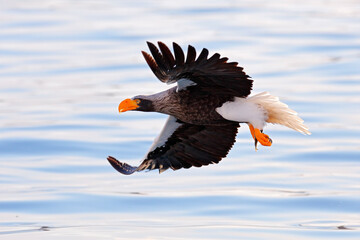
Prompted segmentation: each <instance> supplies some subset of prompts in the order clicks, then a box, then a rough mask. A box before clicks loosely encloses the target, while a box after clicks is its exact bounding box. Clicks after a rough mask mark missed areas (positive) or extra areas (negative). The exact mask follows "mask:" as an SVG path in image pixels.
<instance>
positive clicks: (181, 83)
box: [176, 78, 197, 92]
mask: <svg viewBox="0 0 360 240" xmlns="http://www.w3.org/2000/svg"><path fill="white" fill-rule="evenodd" d="M177 85H178V86H177V88H176V92H179V91H182V90H185V89H186V88H187V87H190V86H196V85H197V84H196V83H195V82H193V81H191V80H189V79H187V78H181V79H179V80H178V81H177Z"/></svg>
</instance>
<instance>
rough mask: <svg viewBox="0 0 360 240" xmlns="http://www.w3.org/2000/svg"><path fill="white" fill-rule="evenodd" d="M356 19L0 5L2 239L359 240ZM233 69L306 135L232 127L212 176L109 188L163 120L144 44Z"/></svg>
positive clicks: (303, 11) (224, 5) (247, 11)
mask: <svg viewBox="0 0 360 240" xmlns="http://www.w3.org/2000/svg"><path fill="white" fill-rule="evenodd" d="M359 16H360V6H359V2H358V1H356V0H353V1H352V0H345V1H341V2H340V1H310V0H305V1H301V3H300V2H298V1H286V2H285V1H260V0H256V1H207V2H206V3H204V2H201V1H199V3H194V1H179V3H175V2H173V1H53V0H52V1H46V2H44V1H37V0H31V1H1V3H0V126H1V128H0V170H1V174H0V190H1V191H0V196H1V197H0V238H1V239H22V238H26V239H64V238H66V239H359V238H360V138H359V135H360V114H359V113H360V110H359V109H360V17H359ZM147 40H148V41H158V40H161V41H163V42H165V43H167V44H171V42H172V41H176V42H178V43H179V44H180V45H182V46H183V47H186V46H187V44H192V45H193V46H195V47H196V48H199V49H201V48H202V47H207V48H208V49H209V50H210V53H215V52H220V53H221V54H222V55H223V56H227V57H229V58H230V60H231V61H238V62H239V64H240V65H241V66H243V67H244V68H245V71H246V72H247V73H248V74H249V75H250V76H252V78H253V79H254V80H255V85H254V92H261V91H269V92H271V93H272V94H273V95H277V96H280V98H281V99H282V100H283V101H284V102H286V103H287V104H289V105H290V106H291V107H292V108H293V109H295V110H296V111H298V112H299V113H300V115H301V116H302V117H303V118H304V119H305V121H306V123H307V125H308V126H309V127H310V129H311V131H312V133H313V134H312V135H311V136H303V135H301V134H298V133H296V132H293V131H291V130H288V129H285V128H282V127H278V126H268V127H267V129H266V132H267V133H268V134H269V135H270V136H271V137H272V139H273V141H274V144H273V146H272V147H271V148H265V147H260V149H259V151H257V152H255V151H254V146H253V140H252V138H251V136H250V133H249V131H248V129H247V127H243V128H240V129H239V134H238V137H237V143H236V144H235V146H234V148H233V149H232V151H231V153H230V154H229V155H228V157H227V158H226V159H224V160H223V161H221V162H220V163H219V164H218V165H212V166H208V167H203V168H192V169H189V170H180V171H175V172H174V171H171V170H170V171H166V172H164V173H163V174H160V175H159V174H158V172H156V171H153V172H146V173H138V174H134V175H132V176H122V175H120V174H118V173H117V172H115V170H114V169H112V167H111V166H110V165H109V164H108V163H107V161H106V157H107V156H108V155H113V156H116V157H117V158H119V159H121V160H123V161H126V162H130V163H132V164H134V165H135V164H138V163H139V162H140V160H141V159H142V157H143V156H144V154H145V152H146V151H147V149H148V147H149V146H150V145H151V142H152V140H153V138H154V137H155V136H156V135H157V133H158V132H159V131H160V129H161V128H162V125H163V124H164V121H165V119H166V117H165V116H164V115H161V114H156V113H139V112H129V113H126V114H123V115H119V114H118V113H117V105H118V103H119V102H120V101H121V100H122V99H124V98H127V97H131V96H133V95H138V94H150V93H154V92H157V91H160V90H162V89H166V88H167V87H168V86H165V85H163V84H162V83H160V82H159V81H158V80H156V78H155V76H153V74H152V72H151V71H150V69H149V68H148V67H147V65H146V63H145V61H144V60H143V59H142V56H141V54H140V50H147V47H146V43H145V41H147Z"/></svg>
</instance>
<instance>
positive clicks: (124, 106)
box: [119, 98, 139, 113]
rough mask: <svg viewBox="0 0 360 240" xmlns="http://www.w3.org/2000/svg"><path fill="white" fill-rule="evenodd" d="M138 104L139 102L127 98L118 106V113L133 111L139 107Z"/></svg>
mask: <svg viewBox="0 0 360 240" xmlns="http://www.w3.org/2000/svg"><path fill="white" fill-rule="evenodd" d="M138 103H139V100H137V99H135V100H131V99H130V98H127V99H125V100H124V101H122V102H121V103H120V104H119V112H120V113H122V112H126V111H129V110H135V109H137V108H138V107H139V105H138Z"/></svg>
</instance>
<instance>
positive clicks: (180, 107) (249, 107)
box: [108, 42, 310, 174]
mask: <svg viewBox="0 0 360 240" xmlns="http://www.w3.org/2000/svg"><path fill="white" fill-rule="evenodd" d="M147 44H148V47H149V49H150V52H151V55H152V56H151V55H150V54H148V53H146V52H144V51H142V54H143V56H144V58H145V60H146V62H147V63H148V65H149V67H150V68H151V70H152V71H153V73H154V74H155V76H156V77H157V78H158V79H159V80H160V81H162V82H164V83H168V84H169V83H175V82H176V83H177V86H176V87H173V88H171V89H168V90H166V91H163V92H160V93H156V94H153V95H148V96H142V95H140V96H136V97H134V98H132V99H125V100H124V101H123V102H121V103H120V105H119V111H120V112H125V111H128V110H135V111H153V112H159V113H164V114H168V115H169V118H168V120H167V122H166V124H165V126H164V129H163V130H162V132H161V133H160V135H159V136H158V137H157V139H155V141H154V143H153V145H152V146H151V147H150V150H149V152H148V153H147V155H146V158H145V159H144V160H143V162H142V163H141V164H140V166H138V167H133V166H130V165H129V164H126V163H122V162H119V161H118V160H116V159H115V158H114V157H108V160H109V162H110V163H111V165H112V166H113V167H114V168H115V169H116V170H118V171H119V172H120V173H123V174H132V173H134V172H135V171H142V170H145V169H148V170H152V169H159V171H160V172H162V171H164V170H166V169H168V168H171V169H173V170H177V169H180V168H190V167H192V166H195V167H201V166H204V165H208V164H211V163H218V162H219V161H220V160H221V159H222V158H223V157H225V156H226V155H227V153H228V152H229V150H230V149H231V147H232V146H233V144H234V142H235V137H236V134H237V129H238V127H239V123H241V122H246V123H248V124H249V126H250V130H251V133H252V135H253V137H254V139H255V145H256V143H257V141H259V142H260V143H261V144H262V145H265V146H270V145H271V143H272V141H271V139H270V138H269V137H268V136H267V135H266V134H263V133H262V128H263V126H264V125H265V122H266V121H268V120H269V122H272V123H279V124H283V125H286V126H288V127H291V128H294V129H295V130H297V131H300V132H303V133H310V132H308V131H307V128H306V127H305V126H304V125H302V120H301V119H300V118H298V117H297V116H296V115H295V114H296V113H295V112H294V111H292V110H290V109H288V108H287V106H286V105H285V104H282V103H281V102H279V101H278V100H277V99H276V98H275V97H273V96H271V95H269V94H268V93H261V94H258V95H255V96H254V97H252V98H248V99H245V98H246V97H247V96H248V95H249V94H250V92H251V89H252V83H253V81H252V80H250V79H249V76H248V75H246V74H245V72H244V71H243V68H241V67H239V66H238V63H236V62H230V63H229V62H227V60H228V58H225V57H223V58H220V54H218V53H215V54H214V55H212V56H211V57H208V55H209V51H208V50H207V49H206V48H204V49H203V50H202V51H201V52H200V54H199V56H198V57H196V50H195V48H194V47H192V46H190V45H189V46H188V51H187V54H186V57H185V54H184V52H183V50H182V49H181V47H180V46H179V45H178V44H176V43H173V51H174V55H173V54H172V53H171V51H170V49H169V48H168V47H167V46H166V45H165V44H164V43H162V42H158V46H159V49H160V50H159V49H158V48H157V47H156V46H155V45H154V44H152V43H150V42H147ZM294 113H295V114H294ZM277 114H278V115H279V116H280V117H281V118H277V116H276V115H277ZM294 115H295V116H294ZM292 121H294V123H292ZM253 125H254V126H253Z"/></svg>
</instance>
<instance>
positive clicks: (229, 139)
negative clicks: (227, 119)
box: [108, 116, 239, 175]
mask: <svg viewBox="0 0 360 240" xmlns="http://www.w3.org/2000/svg"><path fill="white" fill-rule="evenodd" d="M174 123H175V121H174V117H171V116H170V117H169V119H168V121H167V123H166V124H165V126H164V129H165V130H163V131H162V133H161V134H160V136H159V137H158V138H157V139H163V137H162V136H161V135H164V134H165V135H167V136H168V138H167V140H166V141H165V142H163V144H162V145H159V144H158V142H157V141H158V140H155V143H154V144H153V145H155V146H157V147H156V148H155V149H154V148H153V147H152V148H150V152H149V153H148V154H147V156H146V158H145V160H144V161H143V162H142V163H141V164H140V166H138V167H134V166H130V165H129V164H127V163H122V162H119V161H117V160H116V159H115V158H113V157H109V158H108V160H109V162H110V163H111V165H112V166H113V167H114V168H115V169H116V170H118V171H119V172H120V173H122V174H127V175H128V174H132V173H134V172H136V171H143V170H154V169H159V172H160V173H161V172H163V171H165V170H167V169H169V168H171V169H173V170H178V169H180V168H190V167H193V166H194V167H201V166H205V165H209V164H213V163H218V162H220V160H221V159H222V158H223V157H225V156H226V155H227V153H228V152H229V150H230V149H231V147H232V146H233V144H234V142H235V137H236V134H237V129H238V127H239V124H238V123H231V124H229V125H222V126H203V125H193V124H187V123H181V124H179V123H177V122H176V124H177V128H176V129H174V128H173V127H172V126H169V125H173V124H174ZM166 129H172V131H173V132H172V133H171V134H169V132H168V131H167V130H166Z"/></svg>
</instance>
